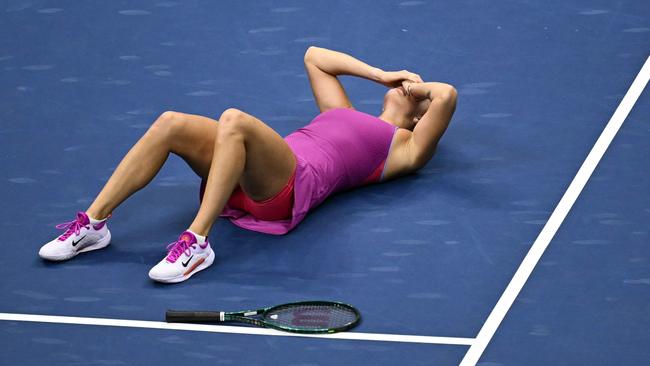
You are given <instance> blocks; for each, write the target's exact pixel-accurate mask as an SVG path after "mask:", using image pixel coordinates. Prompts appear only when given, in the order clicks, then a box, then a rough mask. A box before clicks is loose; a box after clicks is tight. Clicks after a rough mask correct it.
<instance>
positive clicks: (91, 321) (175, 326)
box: [0, 313, 474, 346]
mask: <svg viewBox="0 0 650 366" xmlns="http://www.w3.org/2000/svg"><path fill="white" fill-rule="evenodd" d="M0 320H6V321H20V322H37V323H57V324H75V325H97V326H108V327H128V328H146V329H166V330H189V331H195V332H211V333H235V334H254V335H266V336H285V337H309V338H325V339H346V340H355V341H380V342H403V343H428V344H451V345H465V346H469V345H471V344H472V343H473V342H474V338H460V337H429V336H416V335H403V334H379V333H353V332H342V333H334V334H297V333H286V332H280V331H277V330H273V329H266V328H251V327H232V326H227V325H207V324H187V323H165V322H154V321H145V320H126V319H107V318H85V317H76V316H54V315H36V314H12V313H0Z"/></svg>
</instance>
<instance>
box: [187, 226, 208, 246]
mask: <svg viewBox="0 0 650 366" xmlns="http://www.w3.org/2000/svg"><path fill="white" fill-rule="evenodd" d="M187 231H189V232H190V233H192V234H194V236H195V237H196V242H197V243H199V244H205V240H206V239H207V238H208V237H207V236H203V235H199V234H197V233H195V232H194V231H192V230H190V229H187Z"/></svg>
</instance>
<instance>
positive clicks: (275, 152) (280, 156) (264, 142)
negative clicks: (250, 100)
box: [190, 109, 296, 236]
mask: <svg viewBox="0 0 650 366" xmlns="http://www.w3.org/2000/svg"><path fill="white" fill-rule="evenodd" d="M219 121H220V126H219V130H218V132H217V138H216V141H215V146H214V153H213V157H212V164H211V166H210V173H209V175H208V180H207V183H206V188H205V193H204V196H203V202H202V203H201V207H200V209H199V212H198V213H197V215H196V217H195V219H194V221H193V222H192V225H190V230H192V231H193V232H195V233H197V234H199V235H205V236H207V235H208V232H209V231H210V228H211V227H212V225H213V224H214V222H215V221H216V219H217V218H218V216H219V214H220V213H221V212H222V211H223V208H224V206H225V204H226V202H227V201H228V199H229V198H230V196H231V195H232V192H233V190H234V189H235V188H236V187H237V183H238V182H239V183H240V184H241V186H242V189H243V190H244V192H246V193H247V194H248V195H249V196H250V197H251V198H252V199H254V200H264V199H267V198H270V197H272V196H274V195H275V194H277V192H279V191H280V190H281V189H282V188H283V187H284V185H285V184H286V182H287V181H288V180H289V178H290V177H291V174H292V173H293V170H294V169H295V165H296V159H295V156H294V155H293V152H292V151H291V149H290V147H289V146H288V145H287V143H286V142H285V141H284V139H283V138H282V137H281V136H280V135H278V134H277V133H276V132H275V131H274V130H273V129H271V128H270V127H269V126H267V125H266V124H264V122H262V121H260V120H259V119H257V118H255V117H253V116H251V115H249V114H246V113H244V112H241V111H239V110H236V109H228V110H226V111H225V112H224V113H223V114H222V115H221V117H220V118H219Z"/></svg>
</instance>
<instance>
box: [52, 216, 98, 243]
mask: <svg viewBox="0 0 650 366" xmlns="http://www.w3.org/2000/svg"><path fill="white" fill-rule="evenodd" d="M82 227H84V225H83V224H82V223H81V220H79V219H78V218H77V219H75V220H72V221H70V222H64V223H62V224H58V225H56V228H57V229H59V230H65V232H64V233H63V234H61V236H59V241H64V240H66V239H67V238H69V237H70V235H72V233H74V234H75V235H79V232H80V231H81V228H82ZM88 228H90V227H89V226H86V229H88Z"/></svg>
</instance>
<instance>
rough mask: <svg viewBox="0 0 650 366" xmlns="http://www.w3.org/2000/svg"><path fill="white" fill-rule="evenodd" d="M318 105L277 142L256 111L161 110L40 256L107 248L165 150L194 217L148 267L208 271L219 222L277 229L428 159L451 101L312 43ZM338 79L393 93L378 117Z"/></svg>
mask: <svg viewBox="0 0 650 366" xmlns="http://www.w3.org/2000/svg"><path fill="white" fill-rule="evenodd" d="M304 61H305V68H306V70H307V74H308V76H309V81H310V83H311V87H312V90H313V94H314V97H315V100H316V103H317V104H318V108H319V109H320V112H321V113H320V114H319V115H318V116H316V117H315V118H314V119H313V120H312V121H311V122H310V123H309V124H308V125H307V126H305V127H303V128H300V129H298V130H297V131H295V132H293V133H291V134H290V135H288V136H286V137H284V138H282V137H281V136H280V135H278V134H277V133H276V132H275V131H274V130H273V129H271V127H269V126H267V125H266V124H265V123H264V122H262V121H260V120H259V119H257V118H255V117H254V116H252V115H250V114H248V113H246V112H243V111H240V110H237V109H232V108H231V109H227V110H226V111H224V112H223V113H222V114H221V117H220V118H219V120H213V119H210V118H207V117H202V116H197V115H191V114H184V113H178V112H165V113H163V114H162V115H161V116H160V117H159V118H158V119H157V120H156V121H155V122H154V123H153V124H152V125H151V127H150V128H149V129H148V131H147V132H146V133H145V134H144V135H143V136H142V137H141V138H140V140H139V141H138V142H137V143H136V144H135V145H134V146H133V147H132V148H131V150H130V151H129V152H128V153H127V154H126V156H125V157H124V158H123V159H122V161H121V162H120V164H119V165H118V167H117V168H116V169H115V171H114V172H113V174H112V176H111V177H110V179H109V180H108V182H107V183H106V185H105V186H104V187H103V189H102V190H101V192H100V193H99V195H98V196H97V197H96V198H95V200H94V202H93V203H92V204H91V205H90V207H88V209H87V210H86V211H85V212H78V213H77V218H76V219H75V220H73V221H71V222H68V223H64V224H61V225H58V226H57V228H58V229H61V230H65V232H64V233H63V234H61V235H60V236H59V237H57V238H56V239H54V240H52V241H51V242H49V243H47V244H45V245H44V246H43V247H42V248H41V249H40V252H39V255H40V256H41V257H43V258H45V259H48V260H54V261H61V260H66V259H70V258H72V257H74V256H75V255H77V254H78V253H81V252H87V251H91V250H96V249H101V248H104V247H106V246H107V245H108V244H109V242H110V239H111V234H110V232H109V230H108V228H107V225H106V220H107V218H108V217H109V216H110V213H111V212H113V210H114V209H115V208H116V207H118V206H119V205H120V204H121V203H122V202H123V201H124V200H126V199H127V198H128V197H129V196H131V195H132V194H133V193H135V192H136V191H138V190H139V189H141V188H143V187H144V186H145V185H147V184H148V183H149V182H150V181H151V180H152V179H153V177H154V176H155V175H156V173H157V172H158V171H159V170H160V168H161V167H162V165H163V163H164V162H165V160H167V157H168V155H169V153H174V154H176V155H178V156H180V157H181V158H182V159H183V160H185V162H187V164H188V165H189V166H190V167H191V168H192V170H194V172H195V173H196V174H198V175H199V176H200V177H201V178H202V179H203V181H202V183H201V192H200V198H201V206H200V208H199V211H198V213H197V214H196V217H195V218H194V221H192V224H191V225H190V226H189V228H188V229H187V230H186V231H184V232H183V233H182V234H181V235H180V236H179V238H178V240H176V241H175V242H174V243H172V244H170V245H169V246H168V247H167V250H168V253H167V255H166V256H165V258H163V259H162V260H161V261H160V262H159V263H158V264H157V265H155V266H154V267H153V268H152V269H151V271H150V272H149V276H150V277H151V278H152V279H154V280H156V281H160V282H181V281H184V280H186V279H188V278H189V277H190V276H192V275H193V274H194V273H196V272H198V271H200V270H203V269H205V268H207V267H209V266H210V265H211V264H212V262H213V261H214V252H213V251H212V248H211V247H210V244H209V243H208V240H207V235H208V233H209V232H210V228H211V227H212V225H213V224H214V222H215V221H216V220H217V218H218V217H226V218H229V219H230V220H231V221H232V222H233V223H234V224H236V225H238V226H240V227H242V228H245V229H249V230H254V231H258V232H262V233H268V234H275V235H281V234H286V233H287V232H289V231H290V230H291V229H293V228H294V227H296V225H298V224H299V223H300V222H301V221H302V220H303V219H304V218H305V215H307V213H308V212H309V211H310V210H312V209H314V208H315V207H317V206H318V205H319V204H321V203H322V202H323V201H324V200H325V199H326V198H327V197H328V196H330V195H331V194H333V193H336V192H340V191H343V190H347V189H350V188H353V187H359V186H363V185H366V184H371V183H377V182H380V181H385V180H389V179H393V178H396V177H399V176H402V175H405V174H408V173H412V172H414V171H416V170H418V169H420V168H421V167H423V166H424V165H425V164H426V163H427V162H428V161H429V159H431V157H432V156H433V154H434V151H435V149H436V145H437V144H438V141H439V140H440V137H441V136H442V134H443V133H444V132H445V129H446V128H447V125H448V124H449V121H450V120H451V117H452V114H453V113H454V110H455V106H456V91H455V89H454V88H453V87H452V86H451V85H448V84H444V83H437V82H423V81H422V79H421V78H420V76H419V75H417V74H414V73H411V72H408V71H406V70H402V71H383V70H381V69H379V68H376V67H372V66H369V65H367V64H365V63H364V62H362V61H360V60H358V59H355V58H354V57H352V56H349V55H346V54H344V53H340V52H336V51H332V50H327V49H324V48H318V47H310V48H309V49H308V50H307V52H306V53H305V57H304ZM337 75H353V76H358V77H362V78H366V79H369V80H373V81H376V82H378V83H380V84H383V85H385V86H387V87H388V88H389V90H388V92H387V93H386V94H385V95H384V105H383V110H382V112H381V114H380V115H379V116H378V117H375V116H372V115H369V114H366V113H363V112H359V111H356V110H355V109H354V108H353V107H352V104H351V103H350V100H349V99H348V97H347V95H346V93H345V91H344V89H343V86H342V85H341V83H340V82H339V80H338V79H337Z"/></svg>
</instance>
